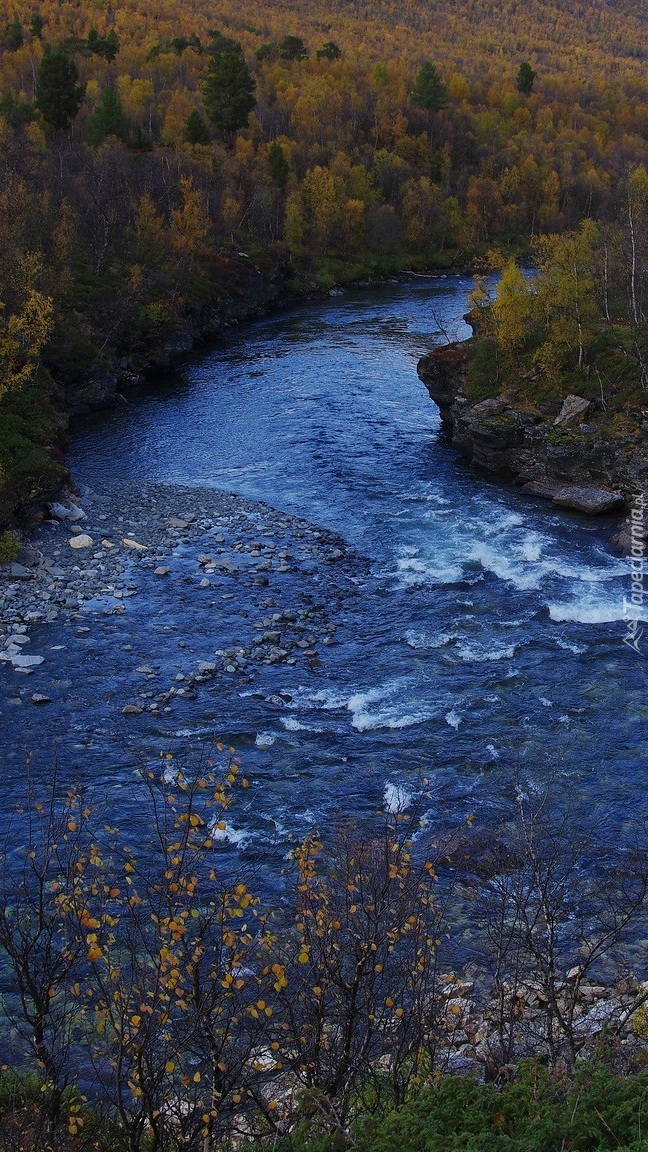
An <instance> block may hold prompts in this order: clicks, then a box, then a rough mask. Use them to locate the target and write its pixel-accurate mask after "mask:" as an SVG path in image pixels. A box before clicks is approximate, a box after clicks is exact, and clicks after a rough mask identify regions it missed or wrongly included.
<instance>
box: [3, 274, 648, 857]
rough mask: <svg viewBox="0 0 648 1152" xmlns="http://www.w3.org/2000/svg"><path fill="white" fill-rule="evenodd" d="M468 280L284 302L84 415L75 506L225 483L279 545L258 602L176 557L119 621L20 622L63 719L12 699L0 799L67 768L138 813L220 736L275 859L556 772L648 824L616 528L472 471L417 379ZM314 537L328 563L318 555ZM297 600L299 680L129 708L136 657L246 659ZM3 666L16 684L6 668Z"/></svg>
mask: <svg viewBox="0 0 648 1152" xmlns="http://www.w3.org/2000/svg"><path fill="white" fill-rule="evenodd" d="M470 287H471V283H470V281H469V280H467V279H465V278H461V277H448V278H439V279H433V280H428V279H420V280H417V281H415V282H413V283H408V284H403V285H393V286H390V287H385V288H380V289H366V290H356V291H353V292H349V293H348V294H346V295H344V296H342V297H338V298H334V299H331V300H329V301H325V302H322V303H313V304H308V305H304V306H301V307H299V308H295V309H294V310H293V311H290V312H288V313H286V314H283V315H281V316H278V317H272V318H269V319H264V320H261V321H258V322H256V323H253V324H250V325H247V326H245V327H242V328H240V329H239V330H237V331H236V332H234V333H233V334H231V335H229V336H228V337H227V339H226V340H223V341H221V342H220V343H219V344H218V345H217V346H216V347H215V348H214V349H213V350H212V351H211V352H208V353H201V354H200V355H194V356H192V357H190V358H187V360H186V361H185V362H184V363H183V364H182V365H181V366H180V368H179V370H178V372H177V373H176V374H175V375H174V377H173V378H172V379H168V380H166V381H165V382H164V385H163V386H162V387H159V388H158V389H156V390H155V391H151V393H149V394H147V395H143V396H141V397H140V398H137V399H134V400H133V401H132V402H130V403H129V404H128V405H125V406H121V407H119V408H117V409H115V410H114V411H112V412H110V413H108V414H100V415H97V416H94V417H91V418H87V419H83V420H79V421H77V422H76V425H75V429H74V433H73V437H72V442H71V446H70V453H69V461H70V465H71V467H72V470H73V473H74V475H75V477H76V480H77V482H78V483H79V485H80V488H81V502H82V503H83V502H84V501H89V502H90V503H92V502H93V500H94V503H95V508H101V509H103V512H102V516H103V517H105V518H106V520H107V521H110V518H111V517H114V515H115V510H116V508H117V507H118V506H119V504H120V502H121V501H123V499H124V496H123V493H124V491H125V490H127V491H128V492H130V493H131V494H132V493H133V492H137V490H138V489H141V490H142V491H144V490H147V491H152V490H155V491H157V492H158V493H162V494H163V495H164V493H166V494H167V497H168V500H169V502H170V504H169V506H171V505H173V504H174V505H175V508H176V511H177V512H185V513H186V511H187V509H189V508H194V510H195V506H197V505H200V503H201V500H202V499H203V494H204V493H208V492H209V491H211V490H219V491H221V492H231V493H235V494H237V495H238V496H241V497H244V498H245V500H246V501H247V502H248V503H247V504H246V506H245V507H246V508H247V511H246V512H245V513H244V514H242V515H240V516H239V518H238V522H236V517H234V521H235V522H234V523H233V526H232V532H236V531H238V532H239V535H240V534H241V532H243V530H244V529H245V532H247V534H248V535H247V537H246V539H247V540H248V545H249V546H247V547H248V551H247V553H246V555H248V557H249V555H250V554H251V555H252V556H253V557H254V559H255V561H256V560H257V559H258V558H259V557H261V558H263V548H264V540H265V542H266V543H268V542H269V541H270V539H271V538H272V539H273V540H274V542H275V545H276V547H277V548H279V549H280V548H282V547H283V548H284V549H285V550H286V559H285V563H284V565H283V568H284V569H285V571H282V570H281V567H280V569H279V571H278V572H277V571H275V570H271V566H270V565H268V566H267V571H268V573H269V575H268V577H267V579H266V584H265V586H264V584H263V580H259V581H257V582H255V581H254V580H253V579H249V580H247V581H243V580H242V579H241V580H239V581H238V582H236V581H233V580H232V577H231V575H229V576H228V575H227V573H225V574H224V575H221V576H219V575H218V574H216V575H213V574H212V575H211V576H210V577H209V579H208V580H207V583H208V584H209V593H210V596H211V595H212V593H213V594H214V595H215V596H216V599H213V598H212V599H210V600H209V601H206V599H205V595H204V589H201V586H200V583H199V581H198V580H197V578H196V576H195V569H196V560H195V555H193V553H192V551H191V550H192V548H193V547H194V545H193V543H192V544H191V545H190V544H189V543H187V542H186V541H185V542H184V543H183V542H182V539H180V541H179V542H178V543H177V546H176V547H175V548H174V552H173V558H172V563H171V573H170V575H169V578H168V580H166V581H162V580H160V579H154V578H152V577H151V575H150V569H147V570H139V571H138V570H137V565H136V564H134V570H133V575H132V587H131V589H130V590H131V591H132V592H133V593H134V595H132V597H130V598H129V599H128V602H127V603H126V602H125V601H124V604H125V610H124V609H120V614H117V615H115V614H110V613H108V614H106V611H105V601H102V600H101V598H99V599H97V600H95V601H92V600H90V601H88V603H87V604H86V605H85V607H84V608H83V610H82V611H81V612H80V613H78V614H77V615H76V617H75V619H74V621H73V622H72V623H70V622H65V621H62V620H61V619H59V620H57V621H55V622H53V623H51V624H47V625H46V624H41V625H38V626H37V627H35V628H34V629H33V640H32V644H33V645H38V644H39V643H40V646H41V647H40V648H39V651H40V650H41V648H44V646H46V647H47V648H48V650H49V651H50V652H55V653H56V661H55V663H56V673H55V675H54V674H53V672H52V667H51V666H52V660H49V661H48V662H47V663H46V664H44V665H43V666H42V668H40V669H38V670H37V672H36V673H35V675H34V677H33V678H32V679H31V680H30V683H29V692H32V691H33V690H34V687H38V688H39V689H40V690H47V691H49V692H50V694H51V696H52V703H51V704H50V705H49V706H48V707H47V708H41V709H39V710H36V709H34V708H32V709H29V708H27V707H22V708H20V707H13V708H10V707H6V706H5V707H3V709H2V715H1V716H0V722H1V723H2V725H3V738H4V741H5V747H6V749H7V754H6V758H5V777H6V782H7V788H8V790H9V792H10V793H11V792H12V791H13V790H14V789H17V788H18V786H19V783H20V782H21V781H22V779H23V776H24V761H25V756H26V755H29V756H31V758H32V764H33V765H34V767H33V768H32V771H33V772H35V773H36V774H38V773H39V772H42V773H47V772H50V771H51V765H52V763H53V762H54V760H56V761H57V763H58V765H59V771H60V773H61V774H62V776H63V777H66V776H70V775H72V774H73V773H74V774H77V775H80V776H81V777H82V778H83V779H84V780H85V781H86V782H88V783H91V782H92V781H93V780H97V781H101V782H102V783H103V784H104V785H107V786H108V788H109V789H110V797H111V801H110V802H111V804H113V805H114V807H115V809H116V810H117V811H119V810H120V809H121V810H123V811H124V812H128V810H129V805H130V803H131V802H132V801H131V800H130V794H131V784H132V778H133V772H134V770H135V768H136V766H137V763H138V758H139V756H140V755H143V754H148V755H157V754H158V753H159V752H160V751H163V750H164V749H170V750H171V751H173V752H174V754H178V755H181V754H182V752H183V750H186V751H187V754H188V755H189V757H191V756H193V755H196V754H198V752H197V750H199V749H200V748H201V747H205V746H207V745H209V744H211V743H212V742H213V741H214V740H217V739H219V738H222V739H224V740H225V741H226V742H227V743H231V744H233V745H235V746H236V748H237V750H238V751H239V753H240V754H241V755H242V757H243V760H244V763H245V767H246V770H247V772H248V774H249V775H250V778H251V782H252V788H251V789H250V790H249V792H248V793H247V794H246V798H245V803H244V804H243V805H242V806H241V808H240V809H239V810H238V811H237V813H236V814H233V815H232V819H231V823H230V825H229V827H228V829H227V838H228V840H229V842H230V843H231V844H234V845H235V846H236V848H237V850H238V851H239V852H240V853H241V854H242V855H243V856H248V857H249V858H250V859H251V860H259V859H263V860H264V861H266V862H267V863H269V864H270V866H271V867H275V866H276V867H280V865H281V861H282V860H283V858H284V855H285V852H286V845H287V843H288V842H289V840H290V839H291V837H294V836H299V835H303V834H304V833H305V832H306V831H308V830H309V829H310V828H312V827H314V826H317V825H320V824H321V823H325V822H326V821H329V820H331V819H333V818H334V817H335V814H336V813H342V814H345V815H348V814H353V815H355V816H356V817H357V818H358V819H359V820H360V822H361V823H363V822H366V823H370V821H371V820H372V819H373V814H374V813H375V812H377V811H378V810H379V809H380V808H381V807H385V806H387V807H388V808H392V809H393V808H395V807H398V806H401V807H403V806H406V805H407V804H408V803H409V802H410V800H412V799H413V798H415V797H416V796H418V795H419V794H420V793H421V791H423V792H424V793H425V801H424V805H423V807H424V810H425V813H426V819H427V821H428V823H429V824H434V823H438V822H446V823H447V822H450V823H455V822H461V821H463V820H465V818H466V817H467V816H468V815H469V814H471V813H474V814H476V818H477V819H478V821H480V822H482V823H487V824H488V823H492V822H496V821H497V820H498V819H499V818H500V817H501V816H502V814H505V813H506V812H507V811H508V808H509V806H510V803H511V800H512V798H513V797H514V795H515V790H516V788H517V789H520V788H522V789H529V788H536V789H542V788H543V787H544V786H545V784H546V782H547V781H548V780H549V779H551V780H553V781H554V786H555V787H557V788H558V790H559V791H562V792H563V793H564V796H565V797H566V798H567V797H568V798H569V800H570V802H572V803H573V802H576V803H577V805H580V806H581V807H582V809H583V810H587V811H588V813H589V814H590V815H591V813H592V811H593V810H594V809H599V810H600V811H601V814H602V815H603V814H605V817H606V819H608V820H609V822H610V827H611V829H613V834H614V835H617V834H619V833H620V831H621V830H622V829H623V827H624V826H625V824H626V822H627V821H628V820H629V819H630V818H631V817H633V816H636V815H637V814H638V813H640V814H644V813H645V810H646V795H647V791H648V790H647V787H646V785H647V782H648V780H647V777H648V758H647V755H646V746H645V735H646V724H647V721H648V702H647V700H646V696H645V673H644V663H643V657H642V656H641V655H637V654H636V653H634V652H632V651H631V650H630V649H629V648H628V647H626V646H624V645H623V643H622V640H623V636H624V634H625V629H624V624H623V620H622V617H623V597H624V594H627V592H628V588H629V575H628V570H627V562H624V561H622V560H620V559H619V558H618V557H615V556H614V555H613V554H612V553H611V551H610V549H609V546H608V543H607V541H608V538H609V536H610V534H611V525H610V522H609V521H598V520H596V521H594V520H588V519H587V518H584V517H580V516H578V515H576V514H574V515H570V514H569V513H565V512H560V513H559V512H558V511H556V510H554V509H553V508H552V507H551V506H548V505H546V504H545V503H543V502H540V501H534V500H530V499H526V498H524V497H522V496H520V495H519V493H518V492H517V491H516V490H515V489H513V488H509V487H507V486H506V485H505V484H502V483H501V482H500V481H495V480H493V479H491V478H489V477H487V476H484V475H476V474H475V473H473V472H471V471H470V470H469V469H468V468H467V467H466V466H465V465H464V464H463V463H462V462H461V461H460V460H459V459H458V458H457V455H456V453H455V452H454V451H453V450H452V448H451V447H450V446H449V444H448V443H447V441H446V440H445V438H444V436H443V434H442V433H441V429H440V420H439V414H438V411H437V409H436V407H435V406H434V404H433V403H432V402H431V401H430V399H429V397H428V395H427V392H426V390H425V388H424V387H423V385H422V384H421V383H420V381H419V380H418V378H417V374H416V362H417V360H418V358H419V357H420V356H421V355H422V354H423V353H425V352H426V351H428V350H429V348H430V347H431V345H432V344H433V343H441V342H445V340H446V339H447V338H457V337H463V336H465V335H468V330H467V329H466V326H465V324H464V323H463V321H462V319H461V317H462V314H463V312H464V311H465V309H466V298H467V293H468V291H469V289H470ZM131 498H132V496H131ZM256 502H263V503H262V504H259V505H257V503H256ZM255 509H257V511H255ZM272 510H274V511H272ZM270 521H271V523H270ZM309 526H310V527H309ZM221 528H222V525H221ZM210 531H211V533H212V535H211V537H210V539H211V540H212V541H213V538H214V537H213V528H211V529H207V528H206V529H205V539H207V538H208V537H209V532H210ZM318 533H319V534H320V535H318ZM322 533H323V535H322ZM327 533H334V534H335V535H336V537H339V538H340V541H339V543H340V544H341V547H340V548H338V549H337V552H339V553H340V555H337V556H336V557H334V558H333V560H331V558H330V557H328V558H326V562H324V560H322V559H321V557H320V558H318V545H317V541H318V540H320V539H322V540H329V537H328V536H327ZM221 534H222V533H221ZM255 534H256V536H257V537H259V539H258V540H256V544H258V545H259V547H256V548H255V547H254V543H255V540H254V537H255ZM226 536H227V531H225V537H226ZM250 541H252V543H251V544H250V543H249V542H250ZM225 543H227V540H225ZM333 543H335V541H333ZM237 546H238V545H237ZM331 546H332V545H331ZM196 547H198V545H196ZM204 548H205V544H204V542H203V550H204ZM250 548H252V552H251V553H250ZM300 549H301V551H300ZM198 550H199V549H198ZM194 551H195V549H194ZM192 566H193V567H192ZM275 569H276V565H275ZM257 570H258V563H257V565H256V568H255V571H257ZM228 580H229V583H228ZM287 605H288V608H289V610H290V611H293V613H294V610H295V609H299V611H301V612H302V617H300V619H302V620H305V624H303V625H302V635H303V636H304V640H303V643H302V645H301V649H297V648H295V649H294V651H295V653H296V656H293V657H292V663H287V662H286V661H285V660H282V661H279V662H278V663H262V662H261V663H259V662H256V663H254V667H253V668H250V667H248V668H247V669H245V668H244V669H243V671H244V672H247V675H246V674H244V675H239V674H233V673H229V674H227V673H225V674H223V675H219V677H218V678H217V679H214V680H207V681H206V682H204V683H202V682H201V683H199V684H197V685H193V686H192V688H193V690H192V691H191V692H188V693H187V694H186V696H185V697H182V696H180V697H175V698H174V700H173V701H172V705H173V706H172V707H171V706H169V707H168V710H166V711H165V709H164V708H159V709H158V708H157V707H154V710H153V711H147V710H146V708H145V710H144V712H142V713H140V714H137V715H128V714H124V713H123V711H122V706H123V705H124V703H125V702H127V701H128V699H130V698H131V697H130V695H129V693H132V691H134V690H135V689H134V688H133V684H135V683H136V682H137V668H136V666H141V662H142V661H146V662H147V667H148V666H149V665H150V666H151V667H150V674H151V676H152V675H153V673H155V674H156V675H158V676H160V675H162V676H163V677H164V676H166V681H165V683H167V684H168V683H169V682H170V678H171V679H172V678H173V677H174V676H179V677H180V678H181V677H182V676H183V675H184V674H185V673H186V667H187V662H188V661H191V660H192V661H193V662H194V665H195V661H196V660H198V659H202V660H209V659H213V658H214V656H213V653H214V651H215V650H220V649H223V648H227V646H228V644H229V645H235V644H236V643H242V644H243V646H244V647H246V650H248V651H249V649H250V645H251V644H252V643H253V640H254V635H255V633H254V631H253V629H254V628H255V626H256V625H258V627H257V632H256V634H257V635H258V634H259V629H261V628H263V627H264V624H263V620H264V618H265V619H266V624H265V627H271V628H272V627H273V624H274V626H275V627H277V628H278V629H279V631H281V629H282V628H283V627H284V625H285V620H284V622H283V624H282V623H281V621H280V622H279V624H278V625H277V623H276V621H273V614H274V613H277V614H278V615H279V616H281V613H282V612H283V611H285V610H286V606H287ZM290 611H289V613H288V614H289V616H290ZM264 613H265V614H266V616H265V617H264ZM309 613H310V615H309ZM304 614H305V615H304ZM309 623H310V624H312V628H313V633H312V634H311V633H309ZM84 628H87V629H89V630H88V631H84ZM309 636H310V639H309ZM71 637H72V639H71ZM294 640H295V637H293V641H294ZM280 642H282V641H281V640H280ZM309 644H311V647H310V648H309V647H308V645H309ZM304 646H305V647H304ZM291 650H292V649H291ZM303 651H306V652H308V653H309V655H308V656H307V657H306V658H303V659H302V657H301V652H303ZM297 657H299V658H297ZM243 663H245V662H243ZM236 671H237V673H238V672H240V671H241V669H239V668H237V670H236ZM0 675H2V677H3V678H4V679H3V685H4V687H3V691H5V692H7V693H9V692H11V690H12V689H11V687H10V686H9V679H8V677H10V676H11V675H12V673H11V672H7V671H6V670H4V669H2V670H0ZM145 675H148V674H147V673H145ZM139 676H140V681H141V677H142V673H139ZM179 682H181V681H179ZM24 691H25V690H24V689H23V694H24ZM14 703H19V700H18V698H17V697H16V698H15V700H14ZM28 750H29V751H28ZM422 777H425V779H426V780H427V781H428V783H427V784H425V785H424V784H423V783H422Z"/></svg>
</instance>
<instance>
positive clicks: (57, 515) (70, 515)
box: [49, 504, 87, 523]
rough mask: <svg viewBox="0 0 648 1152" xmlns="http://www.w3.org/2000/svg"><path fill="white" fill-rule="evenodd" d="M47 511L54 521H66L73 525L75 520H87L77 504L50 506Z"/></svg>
mask: <svg viewBox="0 0 648 1152" xmlns="http://www.w3.org/2000/svg"><path fill="white" fill-rule="evenodd" d="M49 510H50V514H51V515H52V516H53V517H54V519H55V520H68V521H69V522H70V523H74V521H75V520H86V519H87V517H86V514H85V512H84V511H83V509H82V508H79V507H78V505H77V504H50V506H49Z"/></svg>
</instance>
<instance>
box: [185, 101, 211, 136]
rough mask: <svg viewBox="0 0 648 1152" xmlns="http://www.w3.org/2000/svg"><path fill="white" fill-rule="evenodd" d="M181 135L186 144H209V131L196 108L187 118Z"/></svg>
mask: <svg viewBox="0 0 648 1152" xmlns="http://www.w3.org/2000/svg"><path fill="white" fill-rule="evenodd" d="M183 135H184V139H185V142H186V143H187V144H209V143H210V141H211V136H210V135H209V129H208V127H207V125H206V124H205V122H204V120H203V118H202V116H201V115H200V112H199V111H198V109H197V108H194V109H193V111H191V112H190V113H189V115H188V116H187V119H186V121H185V126H184V134H183Z"/></svg>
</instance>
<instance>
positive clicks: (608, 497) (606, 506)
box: [553, 487, 625, 516]
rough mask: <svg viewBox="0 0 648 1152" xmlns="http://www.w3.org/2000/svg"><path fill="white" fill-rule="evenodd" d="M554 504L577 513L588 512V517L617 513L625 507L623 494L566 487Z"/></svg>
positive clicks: (555, 498) (557, 496) (606, 489)
mask: <svg viewBox="0 0 648 1152" xmlns="http://www.w3.org/2000/svg"><path fill="white" fill-rule="evenodd" d="M553 502H554V504H557V505H558V506H559V507H560V508H573V509H574V510H575V511H576V512H586V513H587V515H588V516H601V515H603V513H605V512H615V511H617V509H620V508H623V507H624V505H625V499H624V497H623V496H622V495H621V493H620V492H610V491H609V489H608V488H575V487H566V488H563V489H562V490H561V491H560V492H559V493H558V494H557V495H556V496H554V498H553Z"/></svg>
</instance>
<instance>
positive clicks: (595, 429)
mask: <svg viewBox="0 0 648 1152" xmlns="http://www.w3.org/2000/svg"><path fill="white" fill-rule="evenodd" d="M468 367H469V344H468V343H467V344H461V343H457V344H448V345H446V346H444V347H441V348H436V349H434V351H432V352H430V353H429V355H427V356H424V357H423V358H422V359H421V360H420V361H419V364H418V373H419V376H420V378H421V380H422V381H423V383H424V384H425V386H426V388H427V390H428V392H429V393H430V396H431V398H432V400H434V402H435V404H437V405H438V407H439V410H440V413H441V419H442V421H443V423H444V425H445V426H446V428H447V429H448V430H449V432H450V434H451V436H452V443H453V445H454V447H455V448H456V449H457V450H458V451H459V452H460V453H461V454H462V456H464V457H465V458H466V459H467V460H469V461H470V462H471V463H472V464H474V465H475V466H476V467H478V468H482V469H485V470H486V471H488V472H493V473H499V474H501V475H503V476H508V477H510V478H512V479H513V480H514V481H515V482H516V483H517V484H519V485H520V486H521V490H522V492H523V493H524V494H525V495H529V496H536V497H541V498H543V499H546V500H551V501H552V502H553V503H554V504H555V505H557V506H559V507H562V508H570V509H573V510H575V511H578V512H583V513H586V514H587V515H590V516H598V515H604V514H608V513H614V512H620V511H622V510H623V509H624V508H628V507H629V506H630V505H631V503H632V501H633V498H635V497H636V495H637V494H638V493H641V492H644V491H646V489H647V488H648V450H647V448H646V446H645V445H646V440H645V438H644V441H643V444H644V446H643V447H639V446H638V444H637V441H636V438H632V437H625V438H624V437H623V436H622V435H618V434H615V435H613V436H612V435H610V434H609V433H606V432H605V431H604V430H602V429H601V427H600V426H599V425H598V424H596V423H583V422H582V421H583V418H584V417H585V416H586V415H589V413H590V411H591V408H592V405H591V403H590V402H589V401H588V400H586V399H585V398H584V397H582V396H574V395H571V394H570V395H567V396H565V397H564V398H563V400H557V401H551V400H550V401H548V402H546V403H543V404H542V405H540V404H538V406H537V408H531V407H530V406H523V405H522V404H520V405H516V404H513V403H510V402H509V401H508V400H507V399H505V398H504V397H491V398H489V399H486V400H482V401H480V402H479V403H471V400H470V399H469V396H468V395H467V391H468V389H467V384H468ZM636 418H637V419H638V420H640V419H642V418H643V417H642V415H641V414H636ZM626 535H627V533H624V532H623V531H622V532H621V533H620V534H619V536H618V538H616V543H617V546H618V547H619V548H621V550H624V551H625V550H626Z"/></svg>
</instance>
